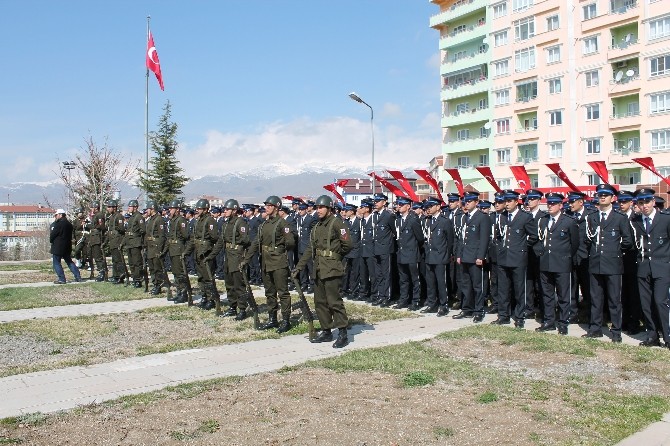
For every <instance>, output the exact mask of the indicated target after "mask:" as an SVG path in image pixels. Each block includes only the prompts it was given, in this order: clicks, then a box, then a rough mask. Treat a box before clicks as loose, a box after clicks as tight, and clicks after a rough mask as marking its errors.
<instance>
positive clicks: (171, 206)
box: [170, 200, 181, 209]
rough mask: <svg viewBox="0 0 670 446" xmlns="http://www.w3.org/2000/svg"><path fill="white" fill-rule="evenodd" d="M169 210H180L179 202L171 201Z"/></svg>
mask: <svg viewBox="0 0 670 446" xmlns="http://www.w3.org/2000/svg"><path fill="white" fill-rule="evenodd" d="M170 208H175V209H180V208H181V201H179V200H172V201H171V202H170Z"/></svg>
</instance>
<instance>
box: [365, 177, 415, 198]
mask: <svg viewBox="0 0 670 446" xmlns="http://www.w3.org/2000/svg"><path fill="white" fill-rule="evenodd" d="M368 175H370V176H371V177H372V178H374V179H375V180H377V181H379V184H381V185H382V186H384V187H386V188H387V189H388V190H390V191H391V193H392V194H393V195H395V196H396V197H405V198H409V197H408V196H407V193H405V191H403V190H400V189H399V188H397V187H395V186H394V185H393V184H391V183H389V182H388V181H386V180H385V179H384V178H382V177H380V176H379V175H377V174H376V173H374V172H370V173H369V174H368Z"/></svg>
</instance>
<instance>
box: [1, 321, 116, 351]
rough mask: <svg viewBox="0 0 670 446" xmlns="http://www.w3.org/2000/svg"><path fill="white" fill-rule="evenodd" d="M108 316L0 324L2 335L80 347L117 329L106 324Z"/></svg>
mask: <svg viewBox="0 0 670 446" xmlns="http://www.w3.org/2000/svg"><path fill="white" fill-rule="evenodd" d="M107 317H108V316H76V317H59V318H52V319H41V320H24V321H16V322H8V323H6V324H0V335H8V336H35V337H37V338H38V339H39V340H42V341H51V342H55V343H58V344H60V345H62V346H71V345H80V344H83V343H86V342H87V341H90V340H93V339H98V338H100V337H103V336H107V335H110V334H112V333H114V332H115V331H116V327H114V326H113V325H111V324H109V323H106V321H105V318H107Z"/></svg>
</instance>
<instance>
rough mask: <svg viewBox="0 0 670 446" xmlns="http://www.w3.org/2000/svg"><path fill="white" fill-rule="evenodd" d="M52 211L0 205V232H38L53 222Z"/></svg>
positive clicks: (42, 208)
mask: <svg viewBox="0 0 670 446" xmlns="http://www.w3.org/2000/svg"><path fill="white" fill-rule="evenodd" d="M54 212H55V210H54V209H51V208H49V207H44V206H39V205H14V204H11V203H10V204H0V231H5V232H15V231H40V230H44V229H47V228H48V227H49V225H50V224H51V223H52V222H53V221H54Z"/></svg>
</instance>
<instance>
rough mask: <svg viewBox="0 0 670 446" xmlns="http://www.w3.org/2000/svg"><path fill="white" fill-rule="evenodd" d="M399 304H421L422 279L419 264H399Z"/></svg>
mask: <svg viewBox="0 0 670 446" xmlns="http://www.w3.org/2000/svg"><path fill="white" fill-rule="evenodd" d="M398 289H399V297H398V302H401V303H407V304H408V303H410V302H412V303H415V304H417V305H418V304H419V301H420V300H421V277H420V276H419V264H418V263H398Z"/></svg>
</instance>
